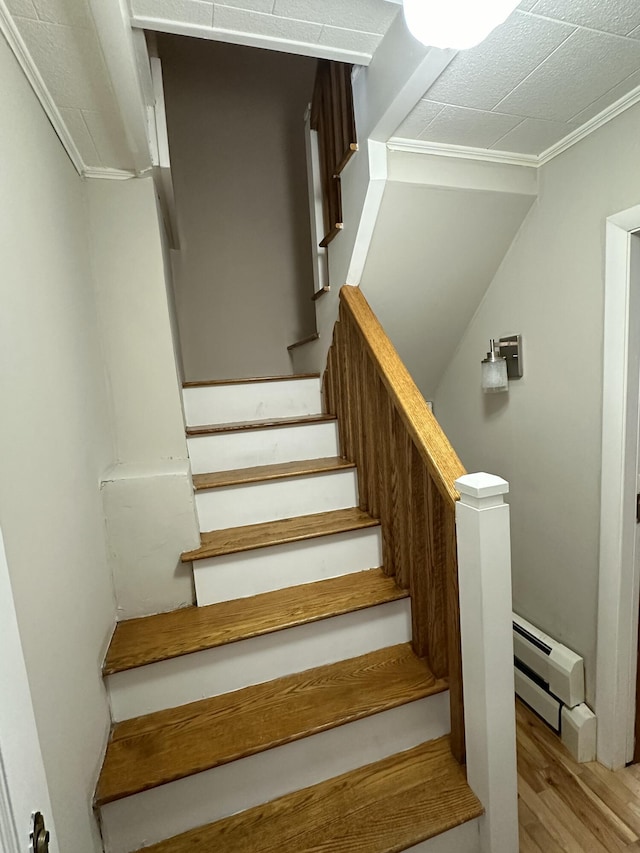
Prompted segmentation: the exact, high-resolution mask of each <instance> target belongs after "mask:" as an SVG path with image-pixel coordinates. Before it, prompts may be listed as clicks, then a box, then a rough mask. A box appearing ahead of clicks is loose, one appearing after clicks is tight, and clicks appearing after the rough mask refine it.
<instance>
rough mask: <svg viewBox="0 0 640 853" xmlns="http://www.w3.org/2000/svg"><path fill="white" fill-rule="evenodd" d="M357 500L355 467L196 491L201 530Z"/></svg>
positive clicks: (336, 506)
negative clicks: (306, 475)
mask: <svg viewBox="0 0 640 853" xmlns="http://www.w3.org/2000/svg"><path fill="white" fill-rule="evenodd" d="M357 504H358V486H357V477H356V473H355V469H351V470H347V471H334V472H331V473H327V474H314V475H312V476H308V477H289V478H287V479H284V480H270V481H268V482H263V483H248V484H246V485H242V486H225V487H224V488H219V489H209V490H207V491H201V492H196V507H197V510H198V518H199V520H200V530H220V529H223V528H225V527H240V526H242V525H244V524H258V523H260V522H262V521H276V519H279V518H292V517H293V516H295V515H311V514H312V513H316V512H328V511H329V510H333V509H347V508H348V507H352V506H357Z"/></svg>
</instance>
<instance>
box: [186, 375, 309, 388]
mask: <svg viewBox="0 0 640 853" xmlns="http://www.w3.org/2000/svg"><path fill="white" fill-rule="evenodd" d="M319 378H320V374H319V373H292V374H288V375H287V376H252V377H250V378H248V379H201V380H197V381H195V382H183V383H182V387H183V388H208V387H211V386H215V385H246V384H249V383H251V382H286V381H287V380H291V379H319Z"/></svg>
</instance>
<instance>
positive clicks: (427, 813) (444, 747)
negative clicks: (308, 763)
mask: <svg viewBox="0 0 640 853" xmlns="http://www.w3.org/2000/svg"><path fill="white" fill-rule="evenodd" d="M483 811H484V810H483V808H482V805H481V804H480V802H479V800H478V799H477V797H476V796H475V794H474V793H473V791H472V790H471V789H470V788H469V786H468V784H467V781H466V779H465V776H464V771H463V769H462V768H461V767H460V765H459V764H458V763H457V762H456V761H455V759H454V758H453V756H452V755H451V751H450V746H449V739H448V738H447V737H444V738H439V739H438V740H434V741H429V742H427V743H424V744H421V745H420V746H417V747H414V748H413V749H410V750H407V751H406V752H401V753H398V754H396V755H392V756H390V757H389V758H385V759H383V760H382V761H377V762H375V763H374V764H369V765H367V766H365V767H360V768H358V769H357V770H351V771H350V772H348V773H343V774H342V775H340V776H336V777H335V778H333V779H328V780H327V781H325V782H320V783H319V784H317V785H313V786H311V787H309V788H305V789H303V790H301V791H294V792H293V793H291V794H287V795H285V796H283V797H279V798H278V799H277V800H273V801H272V802H270V803H267V804H264V805H259V806H255V807H254V808H251V809H248V810H247V811H244V812H240V813H239V814H235V815H232V816H231V817H228V818H224V819H222V820H219V821H216V822H215V823H211V824H209V825H208V826H202V827H198V828H197V829H192V830H190V831H189V832H185V833H182V834H181V835H176V836H174V837H173V838H169V839H167V840H166V841H162V842H160V843H159V844H153V845H151V846H150V847H146V848H145V853H190V851H193V850H221V851H222V850H224V853H319V851H332V853H398V851H401V850H406V849H407V848H409V847H412V846H413V845H415V844H419V843H420V842H421V841H426V840H427V839H429V838H433V837H434V836H436V835H440V834H441V833H443V832H446V831H447V830H449V829H453V828H454V827H456V826H460V825H461V824H463V823H466V822H467V821H469V820H473V819H474V818H477V817H480V815H481V814H482V813H483Z"/></svg>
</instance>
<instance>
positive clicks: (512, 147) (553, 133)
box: [491, 118, 579, 154]
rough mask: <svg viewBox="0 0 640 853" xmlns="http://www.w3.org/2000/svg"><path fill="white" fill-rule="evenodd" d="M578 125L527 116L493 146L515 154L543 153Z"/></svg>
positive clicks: (498, 149) (497, 149)
mask: <svg viewBox="0 0 640 853" xmlns="http://www.w3.org/2000/svg"><path fill="white" fill-rule="evenodd" d="M578 126H579V125H578V124H566V123H565V122H560V121H541V120H540V119H535V118H527V119H525V120H524V121H523V122H522V123H521V124H519V125H518V126H517V127H514V129H513V130H511V131H509V133H507V135H506V136H503V137H502V139H498V141H497V142H496V143H495V144H494V145H492V146H491V147H492V148H494V149H495V150H496V151H510V152H512V153H514V154H542V152H543V151H546V150H547V148H550V147H551V146H552V145H554V144H555V143H556V142H559V141H560V140H561V139H564V137H565V136H568V135H569V134H570V133H571V131H572V130H575V129H576V128H577V127H578Z"/></svg>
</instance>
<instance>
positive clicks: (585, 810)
mask: <svg viewBox="0 0 640 853" xmlns="http://www.w3.org/2000/svg"><path fill="white" fill-rule="evenodd" d="M516 718H517V737H518V794H519V799H518V809H519V819H520V853H618V851H621V850H636V851H637V850H640V765H632V766H631V767H626V768H624V769H623V770H618V771H616V772H615V773H613V772H611V771H610V770H607V769H606V768H605V767H603V766H602V765H600V764H598V763H596V762H592V763H588V764H577V763H576V762H575V761H574V760H573V758H572V757H571V756H570V755H569V753H568V752H567V750H566V749H565V748H564V747H563V745H562V743H561V741H560V739H559V738H558V737H557V736H556V735H555V734H554V733H553V732H552V731H551V730H550V729H549V728H548V727H547V726H546V725H545V724H544V723H543V722H542V721H541V720H539V719H538V717H536V715H535V714H534V713H533V712H532V711H530V710H529V709H528V708H527V707H526V706H524V705H523V704H522V703H520V702H517V704H516Z"/></svg>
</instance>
